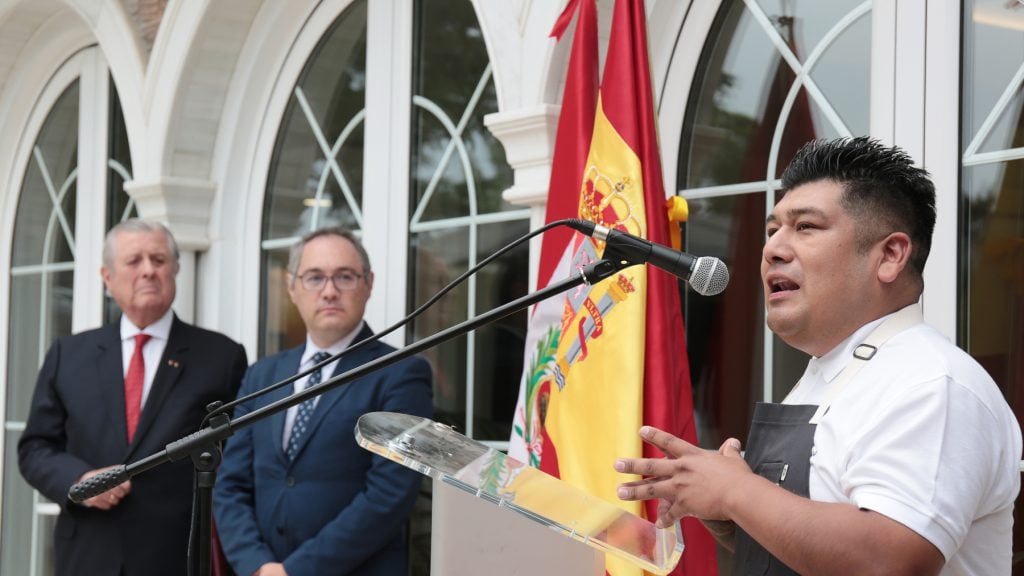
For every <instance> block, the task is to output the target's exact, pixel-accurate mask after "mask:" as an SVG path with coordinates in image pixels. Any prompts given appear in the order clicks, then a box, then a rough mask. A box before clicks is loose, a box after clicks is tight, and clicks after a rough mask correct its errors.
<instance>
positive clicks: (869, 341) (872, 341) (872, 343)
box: [809, 303, 924, 424]
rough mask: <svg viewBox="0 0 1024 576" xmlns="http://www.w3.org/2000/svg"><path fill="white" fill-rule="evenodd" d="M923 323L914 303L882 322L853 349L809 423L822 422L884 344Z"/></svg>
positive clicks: (918, 308) (919, 310) (917, 306)
mask: <svg viewBox="0 0 1024 576" xmlns="http://www.w3.org/2000/svg"><path fill="white" fill-rule="evenodd" d="M923 321H924V316H923V315H922V314H921V305H920V304H917V303H914V304H911V305H910V306H907V307H906V308H903V309H902V310H900V311H899V312H897V313H895V314H893V315H892V316H890V317H889V318H888V319H887V320H886V321H885V322H882V323H881V324H879V325H878V327H876V328H875V329H874V330H872V331H871V334H868V337H867V338H865V339H864V341H863V342H861V343H860V344H859V345H858V346H857V347H856V348H854V349H853V357H852V358H850V360H849V361H848V362H847V363H846V366H845V367H844V368H843V371H842V372H840V373H839V376H837V377H836V381H835V382H834V383H833V384H832V385H831V386H830V388H831V390H829V392H828V395H827V396H825V399H824V400H823V401H822V402H821V404H820V405H819V406H818V410H817V411H816V412H815V413H814V416H812V417H811V420H810V422H809V423H810V424H818V423H819V422H821V419H822V417H824V416H825V413H826V412H828V409H829V408H830V407H831V406H832V401H833V400H834V399H835V398H836V396H838V395H839V393H840V392H842V391H843V389H844V388H846V385H847V384H849V383H850V381H851V380H853V377H854V376H856V375H857V373H858V372H860V369H861V368H863V367H864V364H866V363H867V362H868V360H871V359H872V358H874V356H875V353H876V352H878V349H879V348H881V347H882V344H885V342H886V341H887V340H889V338H892V337H893V336H895V335H897V334H899V333H900V332H903V331H904V330H906V329H907V328H910V327H911V326H914V325H916V324H920V323H921V322H923Z"/></svg>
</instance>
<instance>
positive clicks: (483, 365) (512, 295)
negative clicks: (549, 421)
mask: <svg viewBox="0 0 1024 576" xmlns="http://www.w3.org/2000/svg"><path fill="white" fill-rule="evenodd" d="M527 232H529V222H527V221H525V220H520V221H517V222H507V223H500V224H489V225H486V226H481V227H480V248H479V249H478V250H477V260H483V259H484V258H486V257H488V256H490V255H491V254H493V253H495V252H497V251H498V250H499V249H501V248H503V247H504V246H506V245H508V244H511V243H512V242H513V241H515V240H516V239H517V238H519V237H521V236H523V235H525V234H526V233H527ZM529 260H530V253H529V244H528V243H525V242H524V243H523V244H521V245H520V246H517V247H516V249H515V250H512V251H510V252H508V253H507V254H504V255H502V256H501V258H499V259H497V260H495V261H493V262H491V263H489V264H488V265H487V266H486V267H485V268H484V269H483V270H481V271H480V273H478V274H477V285H476V288H477V289H476V309H477V314H482V313H484V312H487V311H489V310H493V309H495V308H497V307H498V306H500V305H502V304H504V303H506V302H511V301H512V300H515V299H516V298H520V297H522V296H525V295H526V292H527V289H528V288H529V286H528V284H529V274H528V273H527V270H528V269H529V263H530V262H529ZM527 314H528V312H527V311H526V310H522V311H520V312H517V313H515V314H511V315H509V316H506V317H504V318H502V319H501V320H498V321H496V322H493V323H491V324H488V325H487V326H485V327H483V328H480V329H478V330H477V331H476V358H475V363H476V374H475V378H474V386H475V387H474V392H473V400H474V404H473V416H474V420H473V430H474V436H476V437H477V438H478V439H482V440H502V441H504V440H508V439H509V438H510V437H511V434H512V415H513V413H514V412H515V408H516V398H517V395H518V393H519V383H520V376H521V375H522V371H523V352H524V347H525V346H526V324H527Z"/></svg>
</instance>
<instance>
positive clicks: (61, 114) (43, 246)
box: [11, 82, 78, 267]
mask: <svg viewBox="0 0 1024 576" xmlns="http://www.w3.org/2000/svg"><path fill="white" fill-rule="evenodd" d="M77 167H78V82H75V83H73V84H72V85H71V86H69V87H68V88H67V89H66V90H65V91H64V93H63V94H61V96H60V98H58V99H57V102H56V103H55V104H54V105H53V109H52V110H51V112H50V115H49V116H48V117H47V119H46V122H45V123H44V124H43V128H42V130H41V131H40V132H39V136H38V138H37V139H36V144H35V146H34V147H33V150H32V157H31V159H30V160H29V163H28V166H27V167H26V170H25V179H24V181H23V182H22V186H21V193H20V194H19V196H18V214H17V217H16V218H17V225H16V226H15V230H14V241H13V245H12V249H11V256H12V258H11V260H12V262H13V263H14V266H15V267H18V266H25V265H40V264H47V263H53V262H66V261H70V260H74V254H73V253H72V249H71V245H70V243H71V242H73V241H74V224H75V190H76V188H75V168H77Z"/></svg>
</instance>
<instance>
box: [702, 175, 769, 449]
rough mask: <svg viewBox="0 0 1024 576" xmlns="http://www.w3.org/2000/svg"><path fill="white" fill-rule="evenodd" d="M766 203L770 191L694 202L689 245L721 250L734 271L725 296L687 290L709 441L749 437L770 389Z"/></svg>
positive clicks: (707, 251) (714, 444)
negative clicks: (763, 261)
mask: <svg viewBox="0 0 1024 576" xmlns="http://www.w3.org/2000/svg"><path fill="white" fill-rule="evenodd" d="M764 204H765V195H764V194H763V193H756V194H744V195H740V196H723V197H719V198H712V199H704V200H694V201H691V202H690V219H689V221H688V222H687V223H686V225H685V233H686V236H685V238H686V245H685V249H686V251H687V252H691V253H693V254H700V255H701V256H715V257H717V258H720V259H721V260H722V261H723V262H725V264H726V266H728V267H729V272H730V276H731V277H730V280H729V287H728V288H727V289H726V290H725V291H724V292H722V293H721V294H719V295H717V296H711V297H708V296H697V295H695V294H694V293H693V292H691V291H689V290H685V291H684V292H683V297H684V299H685V303H686V304H685V314H684V321H685V324H686V341H687V351H688V354H689V359H690V382H691V383H692V386H693V394H694V411H695V415H696V421H697V426H698V428H697V437H698V438H699V439H700V442H701V444H702V445H703V446H704V447H706V448H718V447H719V446H720V445H721V444H722V442H723V441H725V439H726V438H729V437H735V438H746V436H747V431H748V430H749V426H750V417H751V415H752V414H753V407H754V403H755V402H757V401H759V400H761V399H762V396H763V390H764V371H763V370H762V369H761V366H762V365H763V362H762V357H763V354H764V342H763V338H764V331H763V329H762V326H763V324H764V305H763V293H762V290H761V276H760V267H759V262H760V258H761V246H762V244H763V242H764V218H765V212H764Z"/></svg>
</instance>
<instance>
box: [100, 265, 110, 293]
mask: <svg viewBox="0 0 1024 576" xmlns="http://www.w3.org/2000/svg"><path fill="white" fill-rule="evenodd" d="M100 278H102V279H103V287H104V288H106V289H107V292H108V293H109V292H110V270H107V267H106V266H100Z"/></svg>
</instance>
